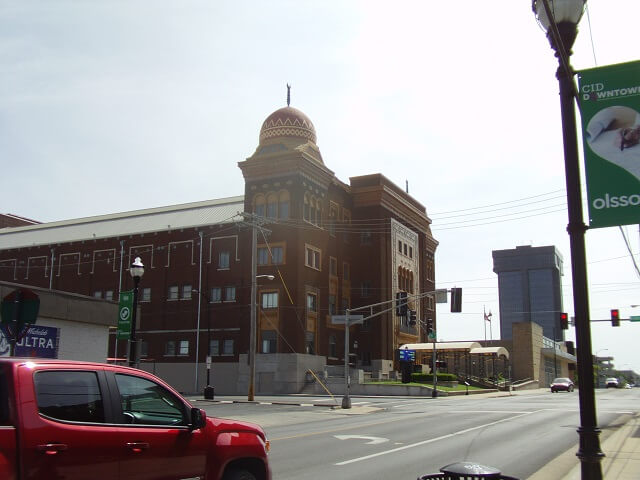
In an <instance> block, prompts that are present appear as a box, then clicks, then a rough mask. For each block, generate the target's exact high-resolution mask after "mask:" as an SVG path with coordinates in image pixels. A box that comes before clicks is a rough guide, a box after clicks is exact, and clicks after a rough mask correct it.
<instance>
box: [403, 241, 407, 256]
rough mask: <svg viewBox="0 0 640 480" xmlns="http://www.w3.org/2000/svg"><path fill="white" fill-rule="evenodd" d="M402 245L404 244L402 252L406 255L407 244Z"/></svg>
mask: <svg viewBox="0 0 640 480" xmlns="http://www.w3.org/2000/svg"><path fill="white" fill-rule="evenodd" d="M403 246H404V254H405V255H406V254H407V244H406V243H405V244H404V245H403Z"/></svg>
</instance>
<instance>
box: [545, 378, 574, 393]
mask: <svg viewBox="0 0 640 480" xmlns="http://www.w3.org/2000/svg"><path fill="white" fill-rule="evenodd" d="M550 386H551V393H556V392H573V389H574V388H575V387H574V385H573V382H572V381H571V379H569V378H556V379H555V380H554V381H553V382H551V385H550Z"/></svg>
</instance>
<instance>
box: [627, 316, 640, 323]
mask: <svg viewBox="0 0 640 480" xmlns="http://www.w3.org/2000/svg"><path fill="white" fill-rule="evenodd" d="M629 320H631V321H632V322H640V315H631V316H630V317H629Z"/></svg>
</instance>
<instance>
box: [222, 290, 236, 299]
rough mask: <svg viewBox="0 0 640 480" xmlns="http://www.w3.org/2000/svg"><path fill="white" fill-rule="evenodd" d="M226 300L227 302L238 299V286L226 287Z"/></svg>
mask: <svg viewBox="0 0 640 480" xmlns="http://www.w3.org/2000/svg"><path fill="white" fill-rule="evenodd" d="M224 301H225V302H235V301H236V287H224Z"/></svg>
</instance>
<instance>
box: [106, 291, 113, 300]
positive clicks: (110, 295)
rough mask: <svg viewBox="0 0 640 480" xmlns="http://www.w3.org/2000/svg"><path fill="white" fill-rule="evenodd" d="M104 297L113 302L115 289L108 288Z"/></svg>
mask: <svg viewBox="0 0 640 480" xmlns="http://www.w3.org/2000/svg"><path fill="white" fill-rule="evenodd" d="M104 299H105V300H109V301H110V302H113V290H107V291H106V292H104Z"/></svg>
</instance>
